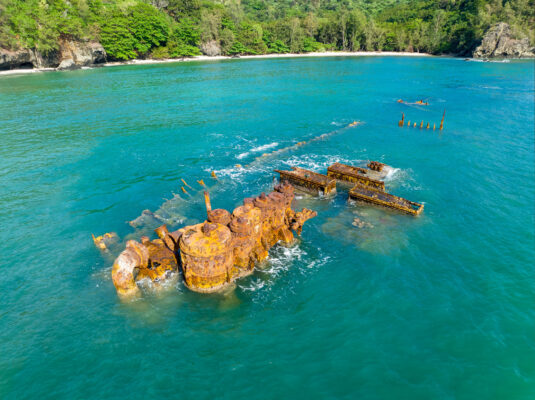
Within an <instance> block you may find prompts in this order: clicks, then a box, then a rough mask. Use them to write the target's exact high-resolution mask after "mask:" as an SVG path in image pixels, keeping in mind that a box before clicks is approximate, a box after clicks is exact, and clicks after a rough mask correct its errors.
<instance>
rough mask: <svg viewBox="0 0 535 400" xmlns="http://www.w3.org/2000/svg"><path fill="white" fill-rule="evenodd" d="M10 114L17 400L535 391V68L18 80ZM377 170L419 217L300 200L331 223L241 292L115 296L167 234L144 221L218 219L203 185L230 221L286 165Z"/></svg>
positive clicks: (6, 99)
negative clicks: (103, 243) (127, 266)
mask: <svg viewBox="0 0 535 400" xmlns="http://www.w3.org/2000/svg"><path fill="white" fill-rule="evenodd" d="M399 98H402V99H405V100H407V101H416V100H420V99H424V100H427V101H428V102H429V103H430V105H429V106H427V107H420V106H414V105H404V104H398V103H397V102H396V100H397V99H399ZM444 109H446V118H445V129H444V131H443V132H442V133H440V132H438V131H432V130H429V131H428V130H425V129H424V130H420V129H418V128H407V127H404V128H403V129H400V128H398V127H397V122H398V120H399V119H400V116H401V113H402V112H404V113H405V118H406V119H405V121H407V120H411V121H413V122H414V121H417V122H418V125H419V122H420V121H421V120H423V121H424V122H427V121H429V122H431V125H432V124H433V123H436V124H437V126H438V123H439V122H440V118H441V116H442V112H443V110H444ZM0 110H1V112H0V191H1V193H0V194H1V196H0V226H1V227H2V229H1V230H0V235H1V236H0V238H1V239H2V240H1V243H2V247H1V250H2V252H1V254H2V261H1V265H2V268H1V270H2V272H3V273H2V277H1V278H0V293H2V295H1V298H2V299H1V301H0V304H1V308H0V313H1V314H0V343H1V345H0V397H1V398H3V399H22V398H29V399H30V398H31V399H34V398H40V399H73V398H80V399H88V398H99V399H100V398H102V399H104V398H106V399H111V398H124V397H125V396H126V397H128V398H140V399H148V398H165V397H173V398H180V399H189V398H192V399H204V398H228V399H236V398H249V399H255V398H258V399H267V398H269V399H275V398H297V397H299V398H307V399H313V398H317V399H326V398H337V399H338V398H345V399H356V398H358V399H411V400H413V399H533V398H535V340H534V339H535V309H534V307H533V304H534V302H533V301H534V294H535V282H534V264H533V263H534V259H535V246H534V245H535V232H534V230H535V228H534V225H535V210H534V205H533V204H534V200H535V171H534V163H535V159H534V132H533V129H534V115H533V112H534V63H533V62H532V61H513V62H510V63H472V62H464V61H462V60H460V59H449V58H382V57H377V58H343V57H340V58H302V59H276V60H232V61H221V62H205V63H203V62H191V63H176V64H159V65H143V66H124V67H113V68H102V69H93V70H84V71H73V72H61V73H56V72H51V73H42V74H34V75H31V76H8V77H3V78H1V79H0ZM354 120H358V121H361V122H362V124H360V125H359V126H357V127H354V128H346V126H347V125H348V124H349V123H350V122H352V121H354ZM325 133H327V134H329V135H327V137H325V138H324V139H323V140H318V141H314V142H312V143H310V144H307V145H305V146H302V147H299V148H297V149H291V150H289V151H287V152H285V153H281V154H279V155H276V156H273V157H265V158H261V159H259V160H256V158H257V157H259V156H261V155H262V154H263V153H268V152H271V151H274V150H277V149H282V148H284V147H286V146H291V145H294V144H296V143H297V142H299V141H302V140H309V139H311V138H314V137H316V136H319V135H322V134H325ZM330 133H332V134H330ZM369 159H372V160H379V161H382V162H385V163H387V164H389V165H391V166H392V167H393V168H394V169H393V170H392V173H391V174H390V175H389V177H388V179H387V188H388V189H389V190H390V191H391V192H392V193H394V194H396V195H400V196H403V197H406V198H408V199H410V200H413V201H418V202H423V203H424V204H425V210H424V213H423V214H422V215H421V216H420V217H418V218H414V217H411V216H406V215H400V214H397V213H395V212H390V211H387V210H383V209H379V208H374V207H370V206H365V205H360V204H348V203H347V201H346V199H347V191H346V190H339V193H338V194H337V195H336V196H335V197H333V198H312V197H309V196H299V198H298V200H297V201H296V204H295V206H296V207H297V208H301V207H309V208H313V209H315V210H317V211H318V213H319V215H318V217H317V218H315V219H313V220H311V221H309V222H308V223H307V224H306V225H305V228H304V230H303V235H302V237H301V239H300V240H299V241H298V243H296V244H295V245H294V246H292V247H289V248H286V247H275V248H273V249H272V251H271V253H270V259H269V260H268V262H267V263H265V264H264V265H262V266H261V268H259V269H258V271H257V272H256V273H255V274H254V275H253V276H251V277H248V278H245V279H242V280H240V281H238V283H237V287H236V289H235V290H234V291H233V292H231V293H227V294H225V295H223V294H221V295H204V296H203V295H199V294H196V293H192V292H189V291H188V290H187V289H185V288H184V286H183V284H182V283H180V282H179V283H177V284H174V285H170V287H168V288H167V289H166V290H161V291H154V290H151V289H150V288H147V289H146V292H145V295H144V298H143V299H141V300H139V301H136V302H133V303H126V304H125V303H121V302H120V301H119V299H118V298H117V296H116V293H115V290H114V288H113V284H112V282H111V279H110V268H111V263H112V260H113V257H114V256H116V255H117V253H118V252H119V251H120V250H121V246H122V245H123V243H124V241H125V240H127V239H128V238H139V236H141V235H142V234H145V233H149V234H151V235H152V237H154V236H155V235H154V234H153V233H151V232H152V229H154V228H155V227H156V226H157V224H158V221H151V220H145V221H142V222H143V224H141V225H140V226H138V227H137V228H136V229H134V228H132V227H130V226H129V225H128V224H127V223H125V221H130V220H133V219H135V218H136V217H138V216H139V215H140V214H141V212H142V211H143V210H144V209H150V210H152V211H158V215H160V216H161V217H162V219H163V220H165V221H166V222H168V224H169V225H171V226H172V227H179V226H181V225H182V224H185V223H188V224H189V223H194V222H198V221H201V220H202V219H203V215H204V206H203V202H202V197H201V193H200V192H197V189H200V186H198V185H197V184H196V182H195V180H197V179H201V178H202V179H204V181H205V182H206V183H207V184H208V185H209V186H210V191H211V194H212V205H213V206H214V207H224V208H227V209H232V208H233V207H234V206H236V205H238V204H239V203H240V202H241V199H242V198H243V197H246V196H250V195H255V194H258V193H260V192H261V191H268V190H270V188H271V186H272V180H273V176H274V173H273V169H274V168H288V167H290V166H294V165H295V166H301V167H305V168H310V169H313V170H315V171H318V172H325V171H326V168H327V166H328V165H329V164H331V163H332V162H335V161H342V162H347V163H354V164H359V163H362V162H364V161H365V160H369ZM235 164H242V165H248V164H250V165H251V167H250V168H247V169H237V168H235V167H234V165H235ZM212 170H215V171H216V173H217V174H218V176H219V181H214V180H213V179H211V178H210V171H212ZM180 178H184V179H185V180H186V181H187V182H188V183H189V184H190V185H191V186H193V187H194V188H195V189H196V190H189V191H190V194H189V195H185V194H183V193H182V192H181V190H180V186H181V182H180ZM357 216H358V217H359V218H361V219H362V220H364V221H366V222H369V223H370V224H372V225H373V228H363V229H358V228H356V227H354V226H352V225H351V222H352V221H353V219H354V218H355V217H357ZM110 231H115V232H117V233H118V234H119V236H120V238H121V243H120V245H119V246H117V247H116V248H114V249H113V251H112V253H111V254H108V255H103V254H101V253H100V252H99V251H98V250H96V249H95V248H94V246H93V242H92V240H91V233H94V234H103V233H104V232H110Z"/></svg>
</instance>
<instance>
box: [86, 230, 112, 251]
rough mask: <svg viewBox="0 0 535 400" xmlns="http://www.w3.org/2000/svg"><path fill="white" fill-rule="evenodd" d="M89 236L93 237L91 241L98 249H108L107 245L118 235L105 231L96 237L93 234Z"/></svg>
mask: <svg viewBox="0 0 535 400" xmlns="http://www.w3.org/2000/svg"><path fill="white" fill-rule="evenodd" d="M91 237H92V238H93V243H95V246H96V247H97V248H99V249H100V250H108V246H109V245H110V244H112V243H114V242H117V241H118V240H119V236H117V234H116V233H115V232H111V233H105V234H104V235H101V236H96V237H95V235H93V234H91Z"/></svg>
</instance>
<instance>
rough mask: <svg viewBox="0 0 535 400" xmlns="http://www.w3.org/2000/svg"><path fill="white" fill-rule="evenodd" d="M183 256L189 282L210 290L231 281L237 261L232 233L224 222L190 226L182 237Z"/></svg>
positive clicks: (196, 287) (190, 287)
mask: <svg viewBox="0 0 535 400" xmlns="http://www.w3.org/2000/svg"><path fill="white" fill-rule="evenodd" d="M180 257H181V260H182V270H183V273H184V280H185V283H186V286H187V287H188V288H189V289H191V290H193V291H196V292H201V293H210V292H215V291H218V290H220V289H222V288H223V287H225V286H226V285H227V284H228V283H229V282H230V273H231V269H232V266H233V263H234V254H233V248H232V234H231V233H230V229H229V228H228V227H227V226H225V225H221V224H212V223H208V222H205V223H203V224H197V225H193V226H189V227H188V228H187V229H186V231H185V232H184V234H183V235H182V236H181V237H180Z"/></svg>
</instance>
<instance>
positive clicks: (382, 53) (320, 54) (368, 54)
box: [0, 51, 437, 76]
mask: <svg viewBox="0 0 535 400" xmlns="http://www.w3.org/2000/svg"><path fill="white" fill-rule="evenodd" d="M380 56H387V57H437V56H433V55H432V54H428V53H411V52H401V51H400V52H398V51H353V52H352V51H324V52H315V53H284V54H258V55H244V56H239V57H233V56H205V55H200V56H193V57H183V58H166V59H162V60H157V59H153V58H149V59H134V60H128V61H110V62H106V63H103V64H94V65H91V66H84V67H81V68H77V69H93V68H101V67H117V66H121V65H143V64H147V65H150V64H164V63H174V62H191V61H221V60H240V59H263V58H301V57H380ZM49 71H69V70H58V69H57V68H32V69H24V68H21V69H10V70H5V71H0V76H2V75H19V74H21V75H22V74H34V73H38V72H49Z"/></svg>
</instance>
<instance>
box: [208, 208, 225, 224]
mask: <svg viewBox="0 0 535 400" xmlns="http://www.w3.org/2000/svg"><path fill="white" fill-rule="evenodd" d="M208 221H210V222H213V223H215V224H221V225H228V224H229V223H230V213H229V212H228V211H227V210H224V209H223V208H216V209H215V210H210V211H208Z"/></svg>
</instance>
